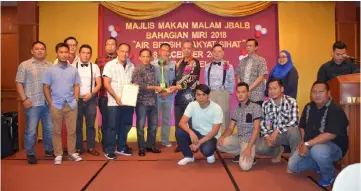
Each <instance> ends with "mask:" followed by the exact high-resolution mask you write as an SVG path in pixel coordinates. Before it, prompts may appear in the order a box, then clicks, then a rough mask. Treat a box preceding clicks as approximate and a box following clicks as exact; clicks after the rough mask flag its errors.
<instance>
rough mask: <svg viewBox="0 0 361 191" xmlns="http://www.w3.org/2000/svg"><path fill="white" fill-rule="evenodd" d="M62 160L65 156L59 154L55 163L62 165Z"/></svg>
mask: <svg viewBox="0 0 361 191" xmlns="http://www.w3.org/2000/svg"><path fill="white" fill-rule="evenodd" d="M62 160H63V157H62V156H57V157H55V159H54V164H56V165H60V164H61V162H62Z"/></svg>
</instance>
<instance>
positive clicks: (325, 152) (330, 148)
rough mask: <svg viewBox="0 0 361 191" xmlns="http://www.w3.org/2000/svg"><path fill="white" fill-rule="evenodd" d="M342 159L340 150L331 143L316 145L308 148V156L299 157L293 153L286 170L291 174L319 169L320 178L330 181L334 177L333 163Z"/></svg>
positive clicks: (296, 153)
mask: <svg viewBox="0 0 361 191" xmlns="http://www.w3.org/2000/svg"><path fill="white" fill-rule="evenodd" d="M341 158H342V151H341V149H340V148H339V147H338V146H337V145H336V144H335V143H333V142H331V141H329V142H327V143H323V144H317V145H314V146H312V147H311V148H309V150H308V154H307V156H305V157H301V156H300V155H299V154H298V152H297V151H295V152H294V153H293V154H292V156H291V158H290V160H289V161H288V169H289V170H290V171H292V172H303V171H305V170H309V169H318V168H319V169H320V173H321V177H323V178H324V179H326V180H331V179H332V178H333V176H334V175H335V167H334V165H333V162H335V161H338V160H340V159H341Z"/></svg>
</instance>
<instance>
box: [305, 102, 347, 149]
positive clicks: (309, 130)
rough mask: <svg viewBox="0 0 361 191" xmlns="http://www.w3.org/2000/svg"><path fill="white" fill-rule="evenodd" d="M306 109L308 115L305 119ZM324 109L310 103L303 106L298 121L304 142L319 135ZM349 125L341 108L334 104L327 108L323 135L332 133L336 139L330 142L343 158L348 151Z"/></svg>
mask: <svg viewBox="0 0 361 191" xmlns="http://www.w3.org/2000/svg"><path fill="white" fill-rule="evenodd" d="M307 108H309V114H308V117H307ZM325 110H326V107H323V108H321V109H318V108H317V107H316V104H315V103H313V102H311V103H308V104H307V105H306V106H305V109H304V110H303V112H302V117H301V120H300V128H303V129H304V131H305V136H304V141H305V142H306V141H309V140H311V139H313V138H315V137H317V136H318V135H320V134H321V132H320V127H321V120H322V117H323V115H324V113H325ZM307 118H308V119H307ZM348 125H349V123H348V119H347V116H346V114H345V112H344V111H343V110H342V108H341V107H340V106H338V105H336V104H335V103H334V102H331V104H330V105H329V106H328V111H327V116H326V120H325V129H324V132H325V133H332V134H335V135H336V138H335V139H333V140H332V142H333V143H335V144H336V145H337V146H338V147H339V148H340V149H341V150H342V155H343V156H344V155H345V154H346V152H347V149H348V135H347V126H348Z"/></svg>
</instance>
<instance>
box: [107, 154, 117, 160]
mask: <svg viewBox="0 0 361 191" xmlns="http://www.w3.org/2000/svg"><path fill="white" fill-rule="evenodd" d="M105 157H106V158H107V159H109V160H114V159H116V158H117V156H116V155H115V154H114V153H105Z"/></svg>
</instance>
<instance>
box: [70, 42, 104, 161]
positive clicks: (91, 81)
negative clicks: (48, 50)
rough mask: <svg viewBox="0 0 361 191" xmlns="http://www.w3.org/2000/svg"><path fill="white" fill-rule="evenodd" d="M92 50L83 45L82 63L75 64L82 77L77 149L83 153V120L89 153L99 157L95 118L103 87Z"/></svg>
mask: <svg viewBox="0 0 361 191" xmlns="http://www.w3.org/2000/svg"><path fill="white" fill-rule="evenodd" d="M91 55H92V48H91V46H89V45H88V44H83V45H82V46H81V47H80V49H79V56H80V62H77V63H75V67H76V68H77V70H78V73H79V76H80V97H79V100H78V117H77V120H76V149H77V153H79V154H81V153H83V152H84V151H83V118H84V117H85V122H86V139H87V149H88V153H90V154H92V155H95V156H98V155H99V152H98V151H97V150H95V128H94V123H95V118H96V114H97V98H96V94H97V93H98V91H99V90H100V87H101V86H102V83H101V77H100V70H99V67H98V65H96V64H93V63H91V62H90V58H91Z"/></svg>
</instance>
